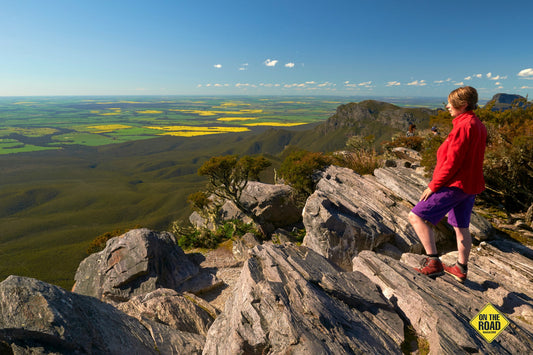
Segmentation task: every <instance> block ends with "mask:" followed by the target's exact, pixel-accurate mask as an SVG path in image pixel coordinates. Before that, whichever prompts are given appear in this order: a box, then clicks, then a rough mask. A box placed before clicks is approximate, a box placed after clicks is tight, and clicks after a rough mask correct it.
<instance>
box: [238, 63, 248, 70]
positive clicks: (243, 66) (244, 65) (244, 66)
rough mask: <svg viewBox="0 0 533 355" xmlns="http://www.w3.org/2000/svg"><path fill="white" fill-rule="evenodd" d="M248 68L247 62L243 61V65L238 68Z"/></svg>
mask: <svg viewBox="0 0 533 355" xmlns="http://www.w3.org/2000/svg"><path fill="white" fill-rule="evenodd" d="M246 69H248V63H244V64H243V65H241V67H240V68H239V70H246Z"/></svg>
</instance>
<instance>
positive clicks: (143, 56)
mask: <svg viewBox="0 0 533 355" xmlns="http://www.w3.org/2000/svg"><path fill="white" fill-rule="evenodd" d="M531 18H533V1H531V0H527V1H508V2H502V1H493V0H486V1H471V0H461V1H455V0H451V1H446V2H444V1H432V0H424V1H418V0H416V1H410V0H405V1H398V0H394V1H392V0H391V1H389V0H387V1H380V0H346V1H338V0H327V1H326V0H322V1H314V0H308V1H300V0H296V1H291V0H283V1H278V0H265V1H256V0H247V1H240V0H239V1H235V0H225V1H223V0H216V1H214V0H191V1H187V0H185V1H179V0H174V1H170V0H169V1H159V0H150V1H147V0H144V1H135V0H128V1H125V0H106V1H100V0H86V1H84V0H64V1H58V0H47V1H42V0H2V1H1V2H0V96H24V95H45V96H49V95H234V94H237V95H349V96H351V95H354V96H357V95H362V96H365V95H366V96H395V97H402V96H403V97H412V96H434V97H438V96H444V97H445V96H446V95H447V94H448V93H449V92H450V91H451V90H453V89H454V88H455V87H457V86H461V85H471V86H474V87H476V88H477V89H478V91H479V93H480V96H481V97H485V98H489V97H491V96H492V95H494V94H496V93H498V92H505V93H517V94H521V95H523V96H525V95H527V94H533V45H532V44H531V43H532V35H533V21H531ZM530 96H532V95H530Z"/></svg>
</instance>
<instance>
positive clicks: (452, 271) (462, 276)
mask: <svg viewBox="0 0 533 355" xmlns="http://www.w3.org/2000/svg"><path fill="white" fill-rule="evenodd" d="M444 272H445V273H447V274H449V275H452V276H453V277H454V279H456V280H457V281H459V282H460V283H463V282H465V280H466V272H465V273H463V272H461V269H459V266H457V264H454V265H453V266H448V265H444Z"/></svg>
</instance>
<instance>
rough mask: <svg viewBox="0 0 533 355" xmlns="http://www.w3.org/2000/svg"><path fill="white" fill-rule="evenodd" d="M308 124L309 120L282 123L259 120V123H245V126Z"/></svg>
mask: <svg viewBox="0 0 533 355" xmlns="http://www.w3.org/2000/svg"><path fill="white" fill-rule="evenodd" d="M303 124H307V122H293V123H281V122H257V123H243V126H250V127H251V126H272V127H292V126H300V125H303Z"/></svg>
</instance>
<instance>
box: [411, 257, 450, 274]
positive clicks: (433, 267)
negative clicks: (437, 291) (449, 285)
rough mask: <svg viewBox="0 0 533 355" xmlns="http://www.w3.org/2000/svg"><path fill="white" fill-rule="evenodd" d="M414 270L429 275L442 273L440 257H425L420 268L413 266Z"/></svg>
mask: <svg viewBox="0 0 533 355" xmlns="http://www.w3.org/2000/svg"><path fill="white" fill-rule="evenodd" d="M415 271H417V272H419V273H421V274H424V275H427V276H429V277H437V276H440V275H444V272H443V266H442V262H441V261H440V259H430V258H426V259H425V260H424V263H423V264H422V267H421V268H420V269H417V268H415Z"/></svg>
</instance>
